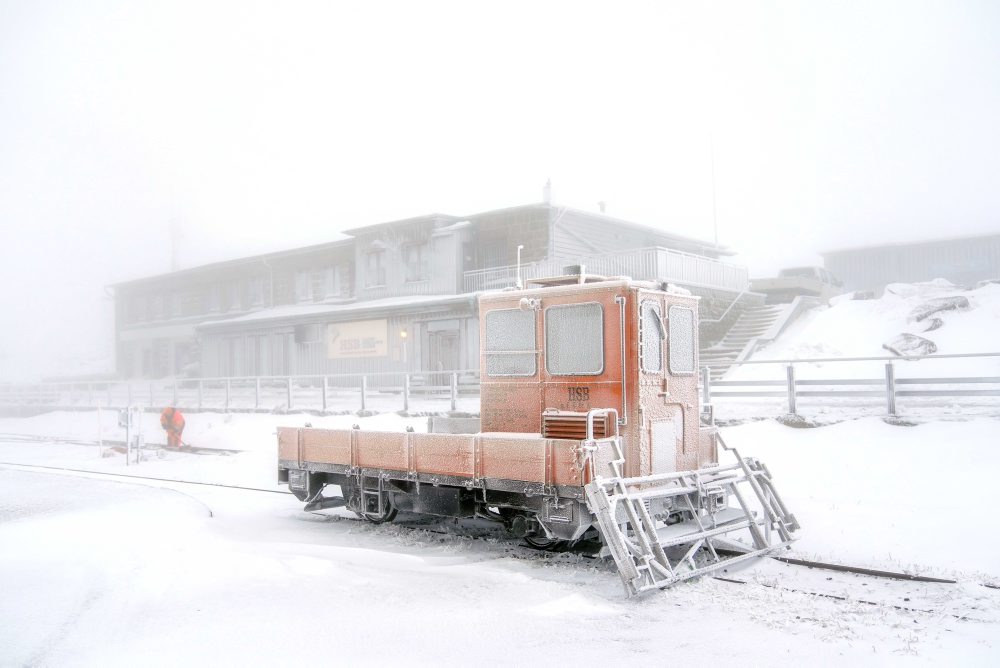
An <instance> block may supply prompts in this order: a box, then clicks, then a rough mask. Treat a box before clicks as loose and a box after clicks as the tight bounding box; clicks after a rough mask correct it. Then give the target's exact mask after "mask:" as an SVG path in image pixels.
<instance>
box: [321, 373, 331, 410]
mask: <svg viewBox="0 0 1000 668" xmlns="http://www.w3.org/2000/svg"><path fill="white" fill-rule="evenodd" d="M328 381H329V379H328V378H327V377H326V376H323V388H322V392H323V412H324V413H325V412H326V390H327V385H328Z"/></svg>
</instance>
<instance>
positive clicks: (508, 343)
mask: <svg viewBox="0 0 1000 668" xmlns="http://www.w3.org/2000/svg"><path fill="white" fill-rule="evenodd" d="M535 345H536V344H535V312H534V311H522V310H521V309H516V308H515V309H503V310H499V311H489V312H488V313H487V314H486V346H485V353H484V354H485V355H486V374H487V375H488V376H534V375H535V373H536V370H537V363H536V361H535V360H536V357H535V355H536V354H537V353H536V351H535Z"/></svg>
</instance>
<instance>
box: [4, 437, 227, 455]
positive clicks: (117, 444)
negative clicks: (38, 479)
mask: <svg viewBox="0 0 1000 668" xmlns="http://www.w3.org/2000/svg"><path fill="white" fill-rule="evenodd" d="M0 441H21V442H25V443H64V444H70V445H87V446H94V447H97V446H102V445H103V446H104V447H107V448H112V449H114V450H120V451H124V449H125V448H126V447H127V443H126V442H125V441H121V440H117V439H110V438H105V439H102V440H90V439H81V438H72V437H63V436H38V435H35V434H12V433H5V432H0ZM142 449H143V450H151V451H157V450H163V451H166V452H180V453H185V454H195V455H234V454H236V453H239V452H243V450H235V449H232V448H208V447H201V446H184V447H182V448H170V447H168V446H167V445H166V444H165V443H144V444H143V446H142Z"/></svg>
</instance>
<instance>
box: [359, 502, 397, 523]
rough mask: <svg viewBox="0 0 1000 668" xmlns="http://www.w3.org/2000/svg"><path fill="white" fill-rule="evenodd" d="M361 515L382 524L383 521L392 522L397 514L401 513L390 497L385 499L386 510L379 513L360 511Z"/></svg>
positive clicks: (372, 521)
mask: <svg viewBox="0 0 1000 668" xmlns="http://www.w3.org/2000/svg"><path fill="white" fill-rule="evenodd" d="M358 514H359V515H360V516H361V517H363V518H365V519H366V520H368V521H369V522H371V523H372V524H382V523H383V522H391V521H393V520H394V519H396V515H398V514H399V509H398V508H396V506H394V505H393V504H392V503H391V502H390V501H389V499H386V500H385V512H384V513H382V514H381V515H379V514H378V513H358Z"/></svg>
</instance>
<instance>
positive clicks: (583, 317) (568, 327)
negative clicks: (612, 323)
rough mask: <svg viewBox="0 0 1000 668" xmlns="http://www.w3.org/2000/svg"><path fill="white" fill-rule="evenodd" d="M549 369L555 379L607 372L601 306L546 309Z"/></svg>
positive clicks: (568, 306)
mask: <svg viewBox="0 0 1000 668" xmlns="http://www.w3.org/2000/svg"><path fill="white" fill-rule="evenodd" d="M545 368H546V370H547V371H548V372H549V373H550V374H552V375H553V376H593V375H597V374H599V373H601V372H602V371H604V309H603V308H602V307H601V305H600V304H597V303H588V304H565V305H562V306H550V307H549V308H547V309H545Z"/></svg>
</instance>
